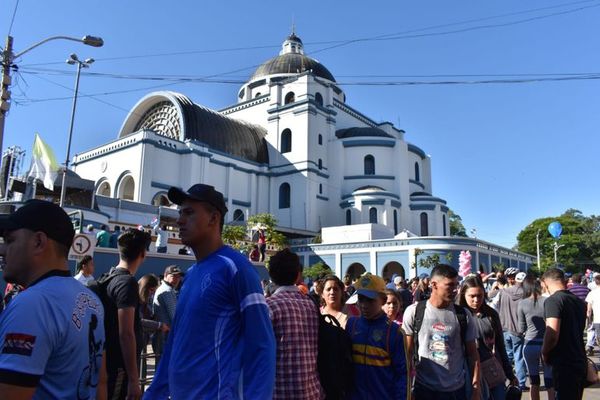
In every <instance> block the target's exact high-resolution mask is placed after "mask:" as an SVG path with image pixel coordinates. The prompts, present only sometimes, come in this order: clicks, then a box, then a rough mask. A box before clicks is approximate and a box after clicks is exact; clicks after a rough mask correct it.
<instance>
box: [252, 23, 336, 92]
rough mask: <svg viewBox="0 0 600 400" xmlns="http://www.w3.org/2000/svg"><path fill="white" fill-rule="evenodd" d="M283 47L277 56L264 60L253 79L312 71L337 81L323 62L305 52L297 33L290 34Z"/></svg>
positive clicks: (316, 74) (321, 76)
mask: <svg viewBox="0 0 600 400" xmlns="http://www.w3.org/2000/svg"><path fill="white" fill-rule="evenodd" d="M281 47H282V50H281V52H280V53H279V55H278V56H277V57H273V58H271V59H270V60H268V61H266V62H264V63H263V64H262V65H261V66H259V67H258V68H257V69H256V71H254V74H252V76H251V77H250V80H251V81H253V80H256V79H258V78H260V77H263V76H267V75H278V74H290V75H291V74H300V73H302V72H305V71H311V72H312V73H313V74H314V75H315V76H318V77H320V78H324V79H327V80H329V81H331V82H335V78H334V77H333V75H332V74H331V72H329V70H328V69H327V68H326V67H325V66H324V65H323V64H321V63H320V62H318V61H317V60H315V59H314V58H310V57H308V56H306V55H305V54H304V45H303V44H302V40H301V39H300V38H299V37H298V36H296V34H295V33H292V34H291V35H290V36H288V37H287V39H286V40H285V41H284V42H283V45H282V46H281Z"/></svg>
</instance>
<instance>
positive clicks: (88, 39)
mask: <svg viewBox="0 0 600 400" xmlns="http://www.w3.org/2000/svg"><path fill="white" fill-rule="evenodd" d="M51 40H71V41H74V42H80V43H83V44H85V45H87V46H92V47H102V46H103V45H104V40H102V38H100V37H97V36H91V35H86V36H84V37H82V38H81V39H79V38H76V37H71V36H51V37H49V38H46V39H44V40H41V41H39V42H37V43H35V44H33V45H32V46H29V47H28V48H26V49H25V50H23V51H21V52H19V53H17V54H14V53H13V37H12V36H7V37H6V45H5V46H4V51H3V52H2V80H1V87H0V153H1V152H2V141H3V139H4V124H5V121H6V115H7V114H8V110H9V109H10V90H9V87H10V84H11V76H10V71H11V69H12V68H16V64H14V60H15V59H17V58H19V57H21V56H22V55H23V54H25V53H27V52H29V51H31V50H33V49H35V48H36V47H38V46H41V45H42V44H44V43H46V42H49V41H51ZM0 189H1V188H0Z"/></svg>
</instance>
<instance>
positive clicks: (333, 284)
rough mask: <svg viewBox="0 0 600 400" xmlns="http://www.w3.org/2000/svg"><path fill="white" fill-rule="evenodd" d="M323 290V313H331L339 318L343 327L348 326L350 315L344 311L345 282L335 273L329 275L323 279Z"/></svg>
mask: <svg viewBox="0 0 600 400" xmlns="http://www.w3.org/2000/svg"><path fill="white" fill-rule="evenodd" d="M322 283H323V292H322V293H321V299H322V300H323V301H322V304H323V306H322V307H321V314H329V315H332V316H333V317H335V319H337V320H338V322H339V323H340V325H341V326H342V328H345V327H346V322H347V321H348V315H347V314H346V313H344V311H343V310H344V300H343V295H344V289H345V287H344V283H343V282H342V281H341V280H340V278H338V277H337V276H335V275H327V276H325V277H324V278H323V279H322Z"/></svg>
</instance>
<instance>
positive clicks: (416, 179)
mask: <svg viewBox="0 0 600 400" xmlns="http://www.w3.org/2000/svg"><path fill="white" fill-rule="evenodd" d="M415 181H417V182H419V181H421V174H420V173H419V163H418V162H416V163H415Z"/></svg>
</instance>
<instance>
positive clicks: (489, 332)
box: [458, 275, 517, 400]
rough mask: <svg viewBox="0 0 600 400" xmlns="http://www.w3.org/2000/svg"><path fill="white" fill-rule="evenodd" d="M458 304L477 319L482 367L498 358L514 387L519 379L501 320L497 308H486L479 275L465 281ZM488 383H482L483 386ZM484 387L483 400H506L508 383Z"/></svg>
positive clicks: (469, 276) (468, 277)
mask: <svg viewBox="0 0 600 400" xmlns="http://www.w3.org/2000/svg"><path fill="white" fill-rule="evenodd" d="M458 303H459V304H460V305H461V306H463V307H466V308H467V309H468V310H469V311H471V313H472V314H473V315H474V316H475V322H476V323H477V329H478V332H479V338H478V339H477V350H478V351H479V359H480V361H481V363H484V362H486V361H487V360H491V359H492V357H496V360H497V361H498V362H497V363H496V364H497V365H499V366H500V367H501V368H502V370H503V371H504V374H505V375H506V377H507V378H508V379H509V380H510V381H511V382H512V383H513V384H517V378H516V377H515V375H514V373H513V370H512V366H511V365H510V362H509V361H508V356H507V354H506V348H505V347H504V336H503V335H502V325H501V324H500V317H499V316H498V313H497V312H496V311H495V310H494V309H493V308H491V307H490V306H488V305H487V304H486V293H485V288H484V286H483V282H482V281H481V278H480V277H479V275H468V276H467V277H466V278H465V279H464V280H463V282H462V286H461V288H460V294H459V301H458ZM488 363H489V362H488ZM484 381H485V379H482V382H484ZM484 383H485V384H484V385H482V386H484V390H482V398H483V399H484V400H488V399H493V400H504V398H505V390H506V389H505V385H504V384H505V382H502V383H497V384H495V386H493V387H490V386H489V385H488V384H487V382H484Z"/></svg>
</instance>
